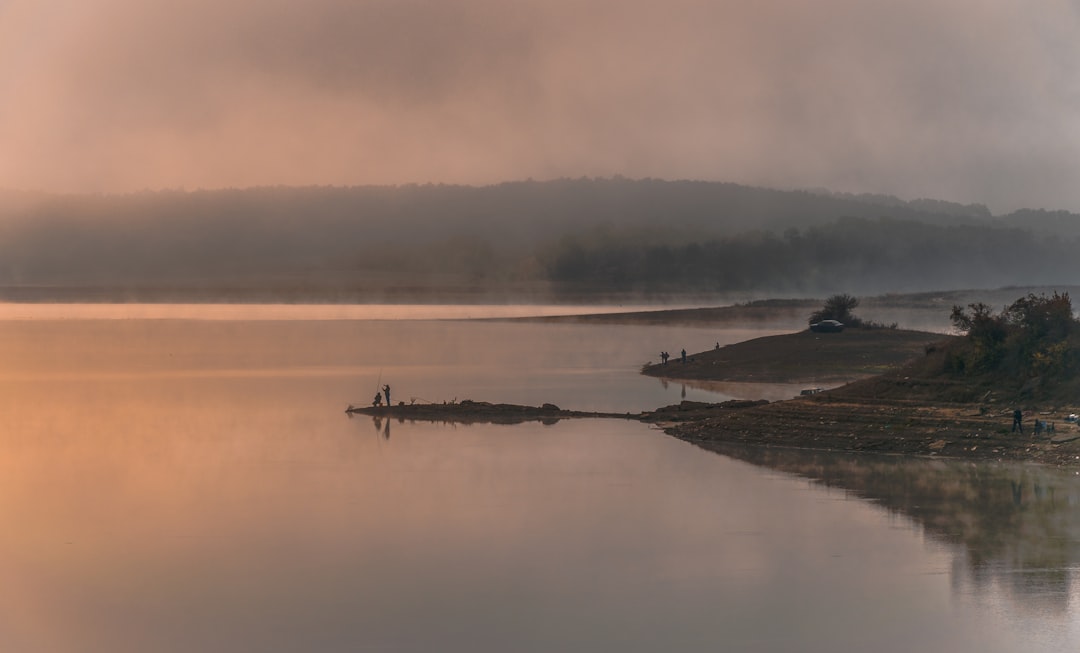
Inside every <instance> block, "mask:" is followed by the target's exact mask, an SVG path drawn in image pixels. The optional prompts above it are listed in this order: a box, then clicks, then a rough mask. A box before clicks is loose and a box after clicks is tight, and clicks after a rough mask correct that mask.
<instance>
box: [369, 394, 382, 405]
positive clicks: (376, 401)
mask: <svg viewBox="0 0 1080 653" xmlns="http://www.w3.org/2000/svg"><path fill="white" fill-rule="evenodd" d="M371 405H372V406H375V407H376V408H377V407H379V406H380V405H382V395H381V394H379V393H378V392H376V393H375V398H374V399H373V400H372V401H371Z"/></svg>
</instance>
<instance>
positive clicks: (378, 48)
mask: <svg viewBox="0 0 1080 653" xmlns="http://www.w3.org/2000/svg"><path fill="white" fill-rule="evenodd" d="M1078 172H1080V0H1038V1H1037V2H1031V0H904V1H903V2H895V1H892V0H878V1H875V0H813V1H812V2H811V1H807V0H713V1H711V2H710V1H704V0H663V1H662V2H661V1H659V0H656V1H644V0H618V1H615V0H611V1H608V0H598V1H591V2H590V1H587V0H580V1H570V0H517V1H515V0H426V1H423V2H421V1H419V0H303V1H299V0H176V1H174V0H0V187H8V188H37V189H44V190H54V191H80V192H81V191H104V192H114V191H130V190H139V189H143V188H151V189H157V188H187V189H195V188H219V187H228V186H252V185H267V184H336V185H340V184H371V183H376V184H382V183H407V182H428V181H431V182H449V183H468V184H485V183H493V182H499V181H505V180H515V179H523V178H527V177H532V178H535V179H549V178H554V177H579V176H611V175H616V174H621V175H625V176H628V177H646V176H649V177H659V178H665V179H704V180H717V181H733V182H738V183H745V184H753V185H764V186H771V187H777V188H807V187H827V188H830V189H833V190H839V191H849V192H885V193H893V194H897V195H899V196H901V197H903V198H905V199H913V198H917V197H934V198H940V199H948V200H955V201H961V202H982V203H986V204H988V205H989V206H990V207H991V209H993V210H994V211H995V212H1002V211H1007V210H1012V209H1015V208H1019V207H1023V206H1033V207H1045V208H1068V209H1071V210H1076V211H1080V183H1078V179H1080V177H1078V175H1077V173H1078Z"/></svg>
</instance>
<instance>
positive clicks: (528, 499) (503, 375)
mask: <svg viewBox="0 0 1080 653" xmlns="http://www.w3.org/2000/svg"><path fill="white" fill-rule="evenodd" d="M189 309H190V307H189ZM123 310H124V309H114V310H113V312H108V311H107V312H106V314H102V315H93V316H88V315H85V314H74V312H65V311H64V309H63V307H48V308H47V309H46V310H45V311H44V312H43V313H42V314H41V315H37V316H35V315H34V314H33V313H31V314H26V313H23V314H21V316H20V317H18V318H17V319H15V318H12V319H8V320H5V321H3V322H0V363H2V365H0V426H2V433H0V650H3V651H29V652H36V651H43V652H53V651H56V652H61V651H63V652H67V651H89V652H97V651H102V652H104V651H110V652H126V651H365V650H370V651H608V650H611V651H658V650H665V651H701V650H732V651H735V650H738V651H812V652H813V651H822V652H825V651H830V652H832V651H845V650H846V651H855V650H874V651H913V650H919V651H968V650H970V651H1003V652H1004V651H1019V650H1023V651H1064V650H1075V648H1076V645H1077V644H1078V643H1080V627H1078V617H1080V596H1077V590H1076V589H1075V588H1074V586H1073V585H1072V580H1073V577H1074V573H1075V570H1076V569H1077V560H1078V559H1080V546H1078V544H1080V515H1078V513H1077V507H1078V505H1080V481H1078V477H1077V476H1075V475H1074V474H1073V473H1071V472H1069V473H1064V472H1057V471H1053V470H1047V469H1042V468H1035V467H1025V466H1001V465H973V464H969V463H952V462H942V461H903V460H899V459H877V458H869V457H856V458H851V457H840V456H824V455H821V454H795V453H793V452H780V453H778V452H775V451H768V450H765V451H761V450H753V449H750V450H740V449H731V450H726V451H721V452H719V453H715V452H710V451H705V450H702V449H699V448H696V447H693V446H690V445H687V444H685V443H682V442H679V441H677V440H674V439H671V438H669V437H667V436H664V435H663V434H661V433H659V432H656V431H653V430H650V429H648V428H647V427H645V426H643V425H640V424H637V423H630V422H621V421H611V420H598V421H562V422H559V423H557V424H555V425H552V426H543V425H539V424H526V425H520V426H512V427H506V426H468V427H466V426H456V427H455V426H453V425H441V424H424V423H411V422H399V421H382V422H375V421H373V420H371V419H367V418H363V419H356V418H354V419H349V418H348V417H346V416H345V415H344V414H343V412H342V411H343V409H344V407H345V406H346V405H347V404H348V403H350V402H351V403H366V401H370V398H371V395H373V394H374V391H375V388H376V386H377V385H378V384H379V383H380V382H383V383H390V384H391V385H392V386H393V388H394V395H395V396H394V398H395V400H398V399H400V400H406V401H408V400H412V399H415V400H417V401H424V400H430V401H441V400H444V399H452V398H455V397H456V398H459V399H461V398H474V399H484V400H493V401H513V402H521V403H534V404H535V403H540V402H544V401H552V402H554V403H558V404H559V405H561V406H564V407H568V408H576V409H598V410H618V411H624V410H625V411H637V410H641V409H648V408H653V407H656V406H659V405H663V404H666V403H673V402H676V401H678V400H680V399H681V398H682V396H683V393H684V392H685V394H686V398H688V399H702V400H716V399H722V398H725V397H727V396H755V395H762V394H764V395H770V394H771V395H777V396H778V397H777V398H779V396H787V394H791V393H793V391H795V390H797V388H790V387H787V388H785V387H775V386H770V387H761V388H755V387H752V386H733V387H731V388H730V389H729V390H726V391H725V394H724V395H718V394H711V393H707V392H705V391H702V390H695V389H693V388H683V387H682V386H681V385H679V384H668V385H667V386H666V387H665V386H664V385H663V384H661V383H660V382H658V381H657V380H656V379H648V378H645V377H641V376H639V375H637V374H636V370H637V368H638V367H639V366H640V365H641V364H642V363H644V362H646V361H648V360H650V359H653V360H655V358H656V352H659V351H660V350H661V349H666V350H668V351H672V352H674V351H677V350H678V349H680V348H682V347H684V346H685V347H686V348H687V350H688V351H699V350H701V349H705V348H708V347H710V346H712V345H713V344H714V343H715V342H716V341H719V342H721V344H724V343H726V342H731V341H735V340H741V339H744V338H746V337H751V336H752V335H759V334H763V333H764V332H749V331H747V332H731V331H729V332H719V333H718V332H714V331H709V330H702V329H686V328H683V329H672V328H656V327H611V326H602V327H599V326H580V325H577V326H574V325H548V324H526V323H506V322H469V321H452V322H446V321H435V320H431V319H388V318H386V313H382V314H381V315H382V319H379V320H364V319H358V317H363V316H362V315H360V316H357V315H351V316H349V317H345V318H341V317H335V316H329V317H328V316H326V315H320V314H309V315H307V317H309V318H312V319H304V317H305V315H304V314H303V312H302V311H301V312H300V313H299V314H292V315H290V316H288V317H281V316H280V315H278V316H267V315H265V314H258V315H255V316H254V319H246V317H245V314H244V311H243V309H242V308H236V307H232V308H230V309H228V310H229V311H233V312H232V313H230V314H229V315H222V314H221V313H217V314H215V316H214V317H208V315H209V313H208V314H206V315H199V314H198V310H197V308H196V309H190V310H193V311H194V312H195V313H194V314H191V313H186V314H184V315H182V316H181V315H178V314H176V313H173V314H168V315H146V314H140V315H138V316H137V318H129V319H115V318H118V317H121V318H122V317H124V314H123ZM170 310H179V309H170ZM185 310H188V309H185ZM290 310H292V309H290ZM397 317H410V316H408V315H405V316H401V315H399V316H397ZM423 317H425V318H427V317H432V316H431V315H426V314H425V315H423ZM106 318H107V319H106ZM192 318H197V319H192Z"/></svg>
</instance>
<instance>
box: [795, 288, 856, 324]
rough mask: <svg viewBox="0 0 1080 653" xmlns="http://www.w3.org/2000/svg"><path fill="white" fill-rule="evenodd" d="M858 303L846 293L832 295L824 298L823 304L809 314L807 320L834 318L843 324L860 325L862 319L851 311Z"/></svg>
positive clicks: (817, 320)
mask: <svg viewBox="0 0 1080 653" xmlns="http://www.w3.org/2000/svg"><path fill="white" fill-rule="evenodd" d="M858 305H859V300H858V298H856V297H852V296H851V295H849V294H847V293H843V294H840V295H833V296H831V297H829V298H828V299H826V300H825V304H824V305H823V306H822V307H821V308H820V309H819V310H816V311H814V312H813V313H811V314H810V318H809V320H808V322H809V323H810V324H814V323H815V322H821V321H822V320H836V321H837V322H842V323H843V324H844V325H845V326H850V327H859V326H862V320H860V319H859V318H858V317H856V316H855V314H854V313H853V312H852V311H854V310H855V308H856V307H857V306H858Z"/></svg>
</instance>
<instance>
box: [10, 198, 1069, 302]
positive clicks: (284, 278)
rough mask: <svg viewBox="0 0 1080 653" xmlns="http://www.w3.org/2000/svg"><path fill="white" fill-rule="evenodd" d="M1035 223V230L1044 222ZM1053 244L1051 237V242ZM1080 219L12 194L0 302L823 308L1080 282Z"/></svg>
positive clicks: (566, 203) (843, 205) (812, 208)
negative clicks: (580, 297) (819, 300)
mask: <svg viewBox="0 0 1080 653" xmlns="http://www.w3.org/2000/svg"><path fill="white" fill-rule="evenodd" d="M1028 223H1030V225H1029V224H1028ZM1048 235H1054V236H1055V237H1054V238H1048ZM1078 236H1080V216H1077V215H1075V214H1070V213H1064V212H1045V211H1028V212H1018V213H1016V214H1013V215H1009V216H997V217H995V216H992V215H990V212H989V211H987V210H986V208H985V207H982V206H980V205H958V204H953V203H949V202H942V201H937V200H915V201H910V202H905V201H901V200H899V199H896V198H892V197H889V196H880V195H856V196H853V195H842V194H830V193H827V192H808V191H777V190H768V189H761V188H751V187H746V186H739V185H735V184H725V183H711V182H692V181H661V180H652V179H645V180H630V179H623V178H615V179H578V180H556V181H548V182H533V181H523V182H513V183H504V184H499V185H494V186H484V187H467V186H446V185H409V186H395V187H385V186H383V187H375V186H363V187H345V188H342V187H303V188H290V187H267V188H252V189H242V190H216V191H193V192H184V191H164V192H143V193H135V194H128V195H92V196H88V195H79V196H74V195H44V194H33V193H21V192H7V193H2V194H0V286H3V287H7V288H9V289H10V288H13V287H14V288H27V287H31V288H41V287H45V286H77V287H83V288H91V287H125V288H134V289H138V288H153V287H182V286H187V287H200V288H205V289H209V290H213V289H215V288H226V287H230V288H235V287H259V288H264V289H272V288H278V287H295V288H303V289H307V290H310V291H312V292H314V293H316V294H318V293H319V292H322V291H323V290H326V289H332V290H334V291H335V292H344V293H345V294H346V295H349V294H352V293H356V292H362V291H363V290H364V289H365V288H370V287H371V286H373V285H378V286H380V287H388V286H395V285H398V286H408V287H416V288H434V289H435V290H438V289H440V288H444V287H466V286H468V287H480V288H513V287H515V286H520V287H526V286H527V287H547V286H549V285H550V286H551V287H553V288H555V289H556V290H562V291H569V292H577V291H581V290H594V291H599V292H603V291H605V290H611V289H614V290H620V291H645V292H671V291H680V290H686V291H693V292H712V293H724V292H728V291H746V290H751V291H762V292H769V291H786V292H806V293H820V292H830V291H833V290H836V289H843V290H851V291H858V292H865V291H871V290H872V291H889V290H917V289H934V288H943V287H950V286H958V285H961V286H965V287H970V286H972V284H975V285H977V286H980V287H986V285H987V284H1043V283H1066V282H1068V283H1075V282H1078V281H1080V267H1078V265H1077V264H1074V263H1072V260H1071V259H1072V258H1073V257H1072V256H1071V251H1072V250H1073V249H1075V243H1074V240H1075V239H1076V238H1077V237H1078Z"/></svg>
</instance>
